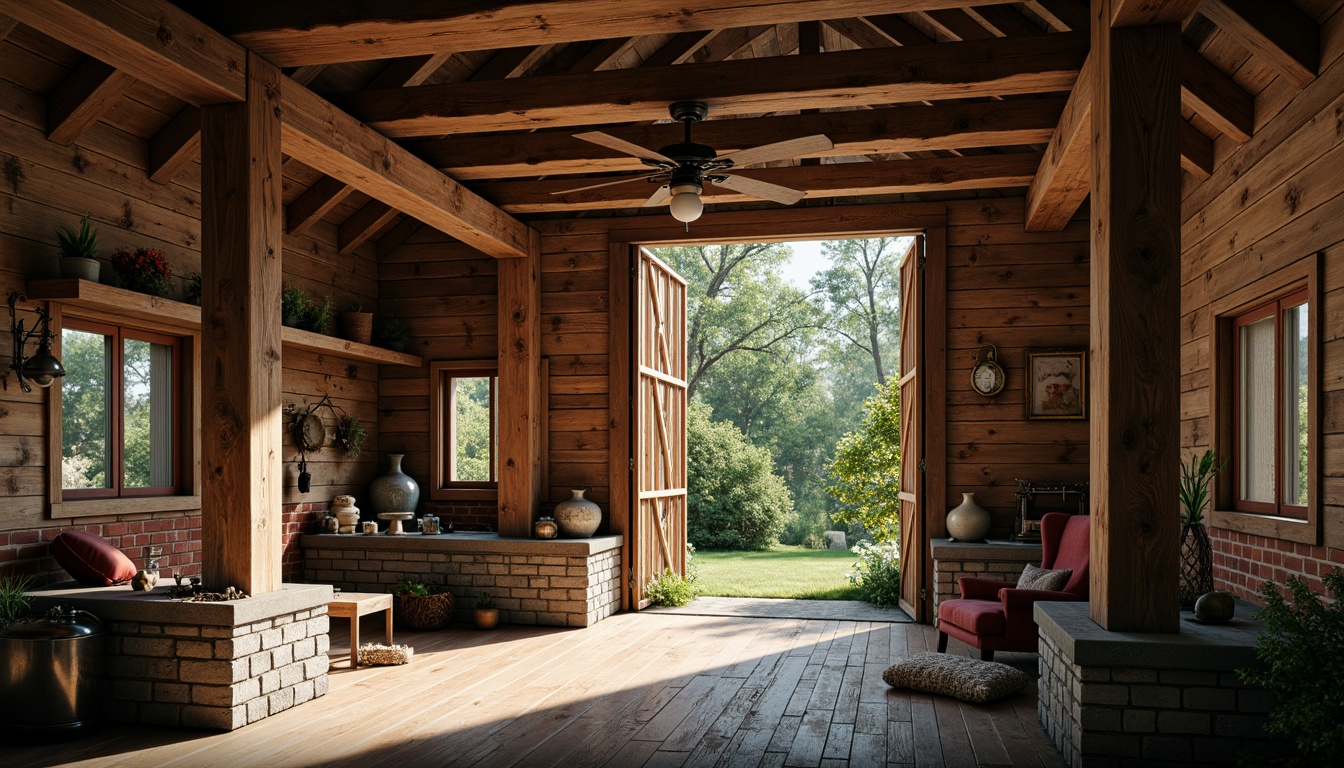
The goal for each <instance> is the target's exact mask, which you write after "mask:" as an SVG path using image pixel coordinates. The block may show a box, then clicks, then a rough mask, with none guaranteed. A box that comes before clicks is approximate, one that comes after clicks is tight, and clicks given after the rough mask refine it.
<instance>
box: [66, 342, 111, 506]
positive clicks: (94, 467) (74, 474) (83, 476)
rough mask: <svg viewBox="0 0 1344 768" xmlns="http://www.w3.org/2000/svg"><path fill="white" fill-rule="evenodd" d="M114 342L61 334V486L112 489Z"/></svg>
mask: <svg viewBox="0 0 1344 768" xmlns="http://www.w3.org/2000/svg"><path fill="white" fill-rule="evenodd" d="M111 345H112V338H111V337H109V336H105V335H103V334H101V333H91V332H88V331H79V330H73V329H70V328H66V329H64V330H62V331H61V363H62V365H64V366H65V376H64V377H62V378H61V380H60V381H61V486H62V487H63V488H70V489H90V488H111V487H112V486H111V480H112V467H111V465H112V456H111V451H110V450H109V449H110V447H111V444H110V442H109V440H108V435H109V433H110V432H111V429H110V426H111V425H110V424H109V421H108V418H109V416H110V415H111V413H112V409H111V407H110V405H109V404H110V398H111V395H112V393H111V389H110V387H109V379H110V376H109V371H110V369H111V365H112V354H111V352H112V348H111Z"/></svg>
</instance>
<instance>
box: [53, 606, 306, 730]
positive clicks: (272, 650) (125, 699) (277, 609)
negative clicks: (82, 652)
mask: <svg viewBox="0 0 1344 768" xmlns="http://www.w3.org/2000/svg"><path fill="white" fill-rule="evenodd" d="M165 592H166V589H164V588H159V589H156V590H155V591H154V592H150V593H145V592H131V591H130V588H129V587H125V588H117V587H110V588H106V589H97V590H89V589H83V590H69V591H62V592H60V593H51V592H45V593H44V592H35V593H32V596H33V597H34V607H35V608H38V607H39V606H40V607H41V608H43V609H44V608H46V607H47V606H49V605H51V604H53V603H54V602H58V601H59V602H63V603H70V604H73V605H74V606H75V607H77V608H80V609H82V610H87V611H89V612H90V613H92V614H94V615H95V616H98V617H99V618H101V619H103V620H104V624H105V628H106V633H107V637H106V639H105V664H104V677H105V679H106V680H105V682H106V687H105V691H104V700H103V704H104V706H103V715H104V717H105V718H106V719H108V720H112V721H117V722H125V723H140V724H143V725H167V726H186V727H192V728H212V729H217V730H222V731H231V730H234V729H236V728H241V727H243V726H244V725H247V724H248V723H254V722H256V721H258V720H261V719H262V718H265V717H269V716H271V715H274V714H276V713H278V712H283V711H284V710H286V709H290V708H291V707H295V706H298V705H299V704H303V703H304V702H306V701H309V700H311V699H314V698H317V697H318V696H321V695H323V694H325V693H326V692H327V648H328V643H329V640H328V637H327V629H328V626H327V605H326V604H327V602H328V601H330V600H331V594H332V593H331V589H330V587H322V586H311V585H285V588H284V589H282V590H280V591H278V592H273V593H269V594H266V595H259V596H254V597H249V598H247V599H245V600H236V601H229V602H223V603H184V602H178V601H173V600H169V599H167V598H166V597H165ZM54 594H59V595H60V597H53V595H54Z"/></svg>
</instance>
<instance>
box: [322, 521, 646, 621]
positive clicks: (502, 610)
mask: <svg viewBox="0 0 1344 768" xmlns="http://www.w3.org/2000/svg"><path fill="white" fill-rule="evenodd" d="M621 542H622V538H621V537H620V536H599V537H596V538H592V539H554V540H550V541H542V540H537V539H501V538H500V537H499V536H498V534H486V533H471V534H448V535H444V536H421V535H418V534H408V535H405V536H388V535H385V534H379V535H371V536H359V535H334V534H321V535H313V536H304V537H303V548H304V558H303V559H304V569H303V575H304V579H305V580H306V581H308V582H311V583H316V584H331V585H334V586H337V587H340V588H341V589H343V590H347V591H352V592H391V591H392V590H393V588H395V587H396V584H397V580H398V579H400V578H402V577H403V576H407V577H410V578H412V579H415V580H418V581H423V582H427V583H433V584H443V585H445V586H446V587H447V588H448V591H450V592H452V593H453V599H454V606H455V610H454V619H456V620H457V621H471V612H472V608H473V606H474V605H475V601H476V598H477V597H478V596H479V595H480V593H481V592H489V593H490V594H491V596H493V597H494V598H495V606H496V607H497V608H499V614H500V621H502V622H505V623H508V624H540V625H546V626H559V627H587V626H591V625H593V624H596V623H597V622H599V621H601V620H602V619H605V618H606V617H608V616H610V615H611V614H613V613H615V612H616V611H617V610H619V609H620V606H621V591H620V586H621V585H620V575H621Z"/></svg>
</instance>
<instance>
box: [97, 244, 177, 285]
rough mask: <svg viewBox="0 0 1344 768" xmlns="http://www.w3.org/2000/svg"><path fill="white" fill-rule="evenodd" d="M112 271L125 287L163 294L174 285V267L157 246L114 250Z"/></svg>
mask: <svg viewBox="0 0 1344 768" xmlns="http://www.w3.org/2000/svg"><path fill="white" fill-rule="evenodd" d="M112 271H113V272H115V273H116V275H117V280H118V281H120V282H121V285H122V287H123V288H126V289H128V290H132V291H136V292H137V293H147V294H149V295H150V296H162V295H164V294H166V293H168V291H169V290H170V289H171V288H172V287H173V280H172V277H173V268H172V266H171V265H169V264H168V259H167V257H166V255H165V254H164V252H163V251H160V250H159V249H157V248H136V249H135V250H134V251H128V250H126V249H125V248H118V249H116V250H115V251H113V252H112Z"/></svg>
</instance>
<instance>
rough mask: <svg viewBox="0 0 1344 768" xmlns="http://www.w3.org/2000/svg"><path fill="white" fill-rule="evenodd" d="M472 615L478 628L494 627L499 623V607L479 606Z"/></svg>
mask: <svg viewBox="0 0 1344 768" xmlns="http://www.w3.org/2000/svg"><path fill="white" fill-rule="evenodd" d="M471 617H472V620H473V621H475V622H476V628H477V629H494V628H495V627H497V626H498V625H499V609H498V608H477V609H476V610H475V611H474V612H473V613H472V615H471Z"/></svg>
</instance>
